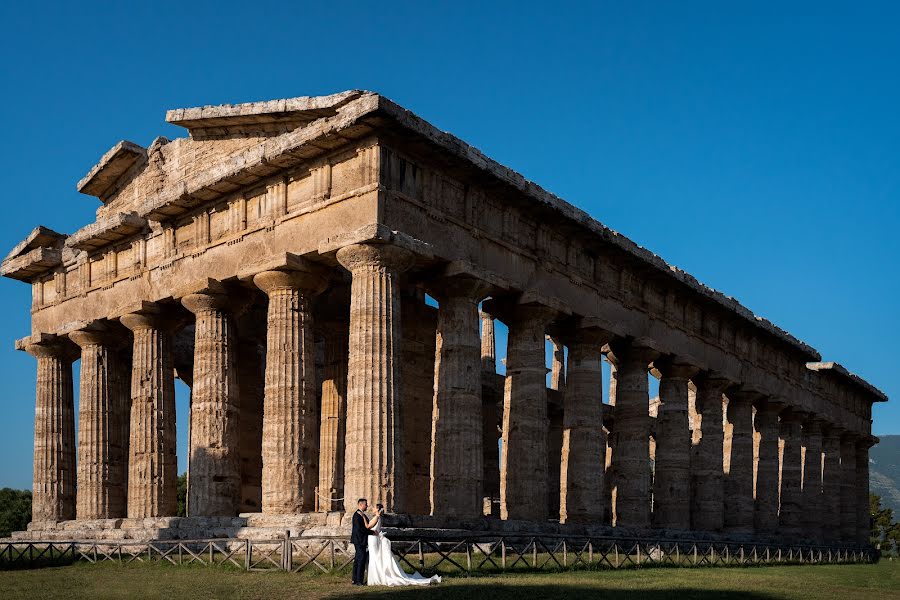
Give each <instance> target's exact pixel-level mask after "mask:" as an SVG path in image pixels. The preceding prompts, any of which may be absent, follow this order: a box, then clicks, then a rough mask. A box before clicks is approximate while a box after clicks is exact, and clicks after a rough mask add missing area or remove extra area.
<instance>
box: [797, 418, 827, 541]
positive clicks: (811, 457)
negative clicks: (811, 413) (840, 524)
mask: <svg viewBox="0 0 900 600" xmlns="http://www.w3.org/2000/svg"><path fill="white" fill-rule="evenodd" d="M803 441H804V445H805V446H806V452H805V453H804V455H803V493H802V496H801V497H802V505H803V508H802V515H803V517H802V521H803V537H804V538H806V539H810V540H812V541H813V542H816V543H822V528H823V526H824V525H825V521H823V509H824V506H823V504H824V503H823V499H822V421H821V420H820V419H817V418H815V417H810V418H809V419H807V420H806V422H805V423H804V424H803Z"/></svg>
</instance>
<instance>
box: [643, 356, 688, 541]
mask: <svg viewBox="0 0 900 600" xmlns="http://www.w3.org/2000/svg"><path fill="white" fill-rule="evenodd" d="M654 366H655V367H656V369H657V370H658V371H659V373H660V375H661V377H660V381H659V410H658V412H657V415H656V469H655V472H656V476H655V477H654V478H653V506H654V510H653V526H654V527H658V528H661V529H681V530H688V529H690V527H691V472H690V461H691V432H690V428H689V427H688V381H689V380H690V378H691V377H693V376H694V375H696V374H697V369H695V368H694V367H692V366H690V365H687V364H683V363H679V362H678V361H677V360H676V359H673V358H672V357H666V358H664V359H661V360H657V361H655V362H654Z"/></svg>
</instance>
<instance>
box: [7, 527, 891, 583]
mask: <svg viewBox="0 0 900 600" xmlns="http://www.w3.org/2000/svg"><path fill="white" fill-rule="evenodd" d="M391 541H392V548H393V551H394V554H395V555H396V557H397V559H398V560H399V561H400V564H401V565H403V566H405V567H407V568H408V569H413V570H416V571H419V572H420V573H425V574H432V573H439V574H441V575H454V574H455V575H471V574H478V573H493V572H505V571H535V570H548V569H549V570H564V569H622V568H646V567H684V568H688V567H715V566H729V567H734V566H753V565H774V564H782V565H783V564H838V563H867V562H873V561H874V560H877V554H876V551H874V550H864V549H858V548H856V549H854V548H840V547H828V546H791V545H766V544H753V543H730V542H697V541H674V540H652V539H622V538H578V537H563V536H550V535H544V536H527V535H526V536H523V535H509V536H473V537H465V538H441V537H432V538H426V537H403V536H402V535H398V536H391ZM77 561H87V562H91V563H97V562H104V561H111V562H117V563H121V564H128V563H133V562H142V563H149V562H158V563H163V562H168V563H171V564H173V565H188V564H202V565H208V566H216V565H219V566H222V565H225V566H228V567H230V568H236V569H241V570H245V571H266V570H281V571H290V572H298V573H299V572H303V571H319V572H322V573H334V572H338V571H341V570H344V569H347V568H349V566H348V565H350V563H352V562H353V546H352V545H350V543H349V540H348V539H347V538H346V537H325V536H322V537H288V536H285V537H283V538H279V539H270V540H249V539H235V538H224V539H206V540H155V541H151V542H132V541H90V542H88V541H66V542H53V541H47V542H40V541H29V542H26V541H23V542H11V543H5V544H0V569H15V568H34V567H40V566H54V565H61V564H71V563H73V562H77Z"/></svg>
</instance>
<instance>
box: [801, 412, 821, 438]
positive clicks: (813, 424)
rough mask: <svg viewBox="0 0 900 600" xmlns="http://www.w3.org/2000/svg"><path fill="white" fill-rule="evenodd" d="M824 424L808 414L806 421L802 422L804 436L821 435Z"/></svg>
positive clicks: (819, 419)
mask: <svg viewBox="0 0 900 600" xmlns="http://www.w3.org/2000/svg"><path fill="white" fill-rule="evenodd" d="M825 426H826V422H825V421H824V420H823V419H821V418H820V417H817V416H816V415H813V414H810V415H808V416H807V418H806V421H804V422H803V432H804V433H805V434H806V435H819V436H821V435H822V434H823V431H824V429H825Z"/></svg>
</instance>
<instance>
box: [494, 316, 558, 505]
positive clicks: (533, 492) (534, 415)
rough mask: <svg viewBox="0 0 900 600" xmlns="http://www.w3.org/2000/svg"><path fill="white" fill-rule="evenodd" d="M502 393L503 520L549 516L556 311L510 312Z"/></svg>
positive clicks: (501, 494) (501, 471)
mask: <svg viewBox="0 0 900 600" xmlns="http://www.w3.org/2000/svg"><path fill="white" fill-rule="evenodd" d="M510 312H511V314H510V319H509V322H508V323H507V324H508V325H509V339H508V343H507V358H506V387H505V390H504V395H503V454H502V457H501V465H500V518H501V519H504V520H506V519H525V520H532V521H544V520H545V519H546V518H547V514H548V512H549V511H548V507H547V493H548V492H547V489H548V487H547V468H548V467H547V435H548V427H549V421H548V417H547V383H546V381H547V379H546V374H547V367H546V366H545V365H546V363H545V360H544V358H545V353H544V330H545V329H546V327H547V324H548V323H549V322H550V320H551V319H552V318H553V312H552V311H551V310H550V309H548V308H546V307H542V306H537V305H527V306H518V307H516V308H514V309H513V310H512V311H510Z"/></svg>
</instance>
